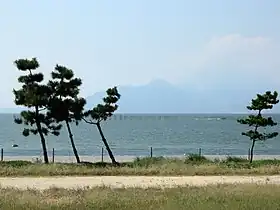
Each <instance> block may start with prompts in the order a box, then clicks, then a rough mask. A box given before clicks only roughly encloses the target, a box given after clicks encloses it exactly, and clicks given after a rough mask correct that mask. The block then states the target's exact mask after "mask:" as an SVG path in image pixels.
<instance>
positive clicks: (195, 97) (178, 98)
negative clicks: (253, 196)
mask: <svg viewBox="0 0 280 210" xmlns="http://www.w3.org/2000/svg"><path fill="white" fill-rule="evenodd" d="M118 88H119V92H120V94H121V99H120V102H119V110H118V112H119V113H244V112H247V110H246V106H247V105H248V104H249V102H250V100H251V98H252V97H255V95H256V93H257V92H256V90H253V89H252V90H244V89H209V90H203V91H202V90H198V89H195V88H192V87H188V86H186V87H184V88H179V87H176V86H174V85H172V84H169V83H168V82H166V81H163V80H155V81H152V82H150V83H149V84H147V85H143V86H120V87H118ZM104 95H105V91H104V92H98V93H96V94H94V95H92V96H89V97H87V108H92V107H93V106H94V105H96V104H97V103H100V102H101V101H102V98H103V97H104ZM277 110H278V112H279V111H280V109H279V108H278V107H277V109H275V110H274V112H275V111H277Z"/></svg>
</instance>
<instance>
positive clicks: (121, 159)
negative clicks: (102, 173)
mask: <svg viewBox="0 0 280 210" xmlns="http://www.w3.org/2000/svg"><path fill="white" fill-rule="evenodd" d="M204 156H205V157H206V158H208V159H210V160H214V159H226V158H227V157H228V156H227V155H204ZM115 157H116V159H117V160H118V161H119V162H129V161H133V160H135V158H136V156H128V155H123V156H118V155H117V156H115ZM140 157H144V156H140ZM166 157H170V158H180V159H183V158H185V156H184V155H174V156H166ZM231 157H241V158H245V159H247V158H248V156H247V155H233V156H231ZM80 158H81V160H82V161H89V162H99V161H101V160H102V158H101V156H80ZM254 159H255V160H264V159H278V160H279V159H280V155H255V156H254ZM13 160H26V161H32V162H36V161H37V160H43V157H42V156H4V161H13ZM49 161H50V162H52V157H51V156H49ZM54 161H55V162H60V163H75V162H76V159H75V157H74V156H55V160H54ZM103 161H105V162H111V159H110V158H109V157H108V156H107V155H106V156H104V157H103Z"/></svg>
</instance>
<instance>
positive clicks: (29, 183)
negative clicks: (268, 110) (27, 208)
mask: <svg viewBox="0 0 280 210" xmlns="http://www.w3.org/2000/svg"><path fill="white" fill-rule="evenodd" d="M238 183H243V184H245V183H255V184H277V185H280V175H279V176H182V177H159V176H158V177H149V176H94V177H38V178H35V177H19V178H11V177H2V178H0V185H1V187H5V188H6V187H13V188H19V189H26V188H36V189H40V190H43V189H48V188H50V187H59V188H83V187H98V186H108V187H113V188H124V187H141V188H147V187H175V186H186V185H191V186H205V185H209V184H212V185H213V184H214V185H215V184H238Z"/></svg>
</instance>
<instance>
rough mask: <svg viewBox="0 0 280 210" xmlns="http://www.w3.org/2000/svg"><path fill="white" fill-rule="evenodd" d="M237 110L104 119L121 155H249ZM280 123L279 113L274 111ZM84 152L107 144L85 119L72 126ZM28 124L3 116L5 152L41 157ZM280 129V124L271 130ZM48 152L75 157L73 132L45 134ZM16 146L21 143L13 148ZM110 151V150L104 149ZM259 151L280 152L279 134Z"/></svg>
mask: <svg viewBox="0 0 280 210" xmlns="http://www.w3.org/2000/svg"><path fill="white" fill-rule="evenodd" d="M241 117H244V115H237V114H169V115H167V114H166V115H158V114H145V115H144V114H143V115H140V114H117V115H114V116H113V117H112V118H111V119H110V120H108V121H106V122H103V123H102V128H103V131H104V134H105V136H106V138H107V140H108V142H109V144H110V146H111V148H112V150H113V153H114V154H115V155H117V156H148V155H150V151H151V147H152V150H153V155H154V156H174V155H175V156H177V155H178V156H180V155H184V154H190V153H198V151H201V153H202V155H247V154H248V149H249V147H250V145H251V142H250V140H249V139H248V138H247V137H245V136H242V135H241V132H242V131H246V130H247V129H248V127H247V126H246V125H240V124H238V123H237V119H239V118H241ZM272 117H273V119H274V120H275V121H276V122H279V123H280V115H272ZM71 127H72V130H73V134H74V139H75V143H76V146H77V149H78V152H79V154H80V155H81V156H98V155H100V153H101V151H102V148H103V147H104V145H103V143H102V141H101V138H100V135H99V133H98V130H97V128H96V127H95V126H94V125H89V124H85V123H84V122H81V123H80V124H79V125H78V126H76V125H75V124H72V125H71ZM22 130H23V126H22V125H17V124H15V123H14V115H13V114H1V115H0V148H3V151H4V154H5V156H40V155H42V151H41V144H40V138H39V136H38V135H30V136H28V137H24V136H23V135H22ZM277 130H278V131H280V127H279V126H278V125H277V126H275V127H274V128H270V130H269V131H277ZM46 139H47V147H48V151H49V152H50V151H52V149H53V148H54V150H55V153H56V155H57V156H73V152H72V149H71V146H70V142H69V138H68V133H67V131H66V127H65V126H64V127H63V128H62V130H61V134H60V135H59V136H58V137H56V136H53V135H49V136H47V137H46ZM14 144H16V145H18V147H13V145H14ZM104 153H105V154H106V150H105V149H104ZM255 154H258V155H280V136H278V137H277V138H274V139H270V140H267V141H265V142H258V143H257V144H256V147H255Z"/></svg>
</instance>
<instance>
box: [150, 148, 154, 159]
mask: <svg viewBox="0 0 280 210" xmlns="http://www.w3.org/2000/svg"><path fill="white" fill-rule="evenodd" d="M150 157H151V158H152V157H153V147H151V148H150Z"/></svg>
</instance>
